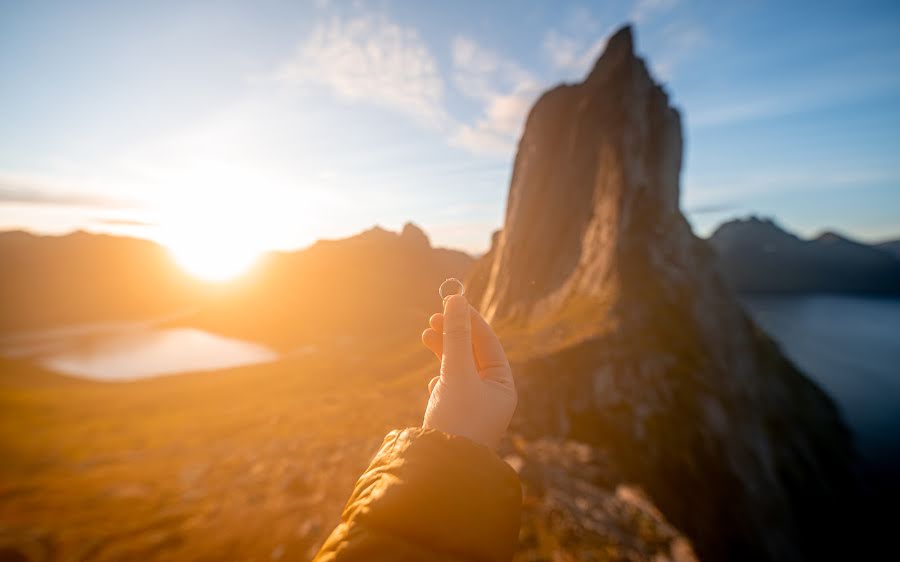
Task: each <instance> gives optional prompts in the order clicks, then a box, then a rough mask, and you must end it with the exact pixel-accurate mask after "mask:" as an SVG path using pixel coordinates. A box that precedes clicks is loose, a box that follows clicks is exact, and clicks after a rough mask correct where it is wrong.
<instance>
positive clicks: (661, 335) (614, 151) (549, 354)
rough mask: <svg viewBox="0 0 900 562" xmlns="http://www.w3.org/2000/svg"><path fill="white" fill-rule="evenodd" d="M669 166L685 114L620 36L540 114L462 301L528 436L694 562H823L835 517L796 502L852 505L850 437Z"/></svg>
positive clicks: (532, 119)
mask: <svg viewBox="0 0 900 562" xmlns="http://www.w3.org/2000/svg"><path fill="white" fill-rule="evenodd" d="M681 160H682V131H681V119H680V116H679V114H678V111H676V110H675V109H674V108H673V107H671V106H670V104H669V100H668V96H667V94H666V93H665V92H664V91H663V89H662V87H661V86H660V85H659V84H657V83H655V82H654V80H653V78H652V77H651V76H650V73H649V72H648V71H647V68H646V65H645V64H644V62H643V61H642V60H641V59H640V58H638V57H636V56H635V55H634V45H633V38H632V34H631V29H630V28H629V27H625V28H622V29H621V30H619V31H618V32H617V33H616V34H614V35H613V36H612V37H611V38H610V40H609V42H608V43H607V47H606V50H605V51H604V53H603V54H602V55H601V56H600V58H599V59H598V60H597V64H596V65H595V67H594V69H593V70H592V71H591V74H589V75H588V77H587V78H586V79H585V81H584V82H582V83H580V84H571V85H564V86H560V87H557V88H554V89H552V90H550V91H548V92H546V93H545V94H544V95H542V96H541V98H540V99H539V100H538V102H537V103H536V104H535V106H534V107H533V108H532V110H531V113H530V114H529V117H528V121H527V123H526V125H525V131H524V133H523V135H522V139H521V141H520V143H519V150H518V153H517V154H516V158H515V165H514V169H513V173H512V180H511V183H510V187H509V197H508V200H507V205H506V217H505V222H504V225H503V230H502V231H501V234H500V236H499V238H498V239H497V240H496V241H495V243H494V244H493V245H492V248H491V250H490V251H489V252H488V253H487V254H485V256H484V257H483V258H482V260H481V261H480V262H479V263H478V264H477V265H476V270H475V274H473V277H472V279H471V280H472V281H473V282H472V283H469V284H468V286H467V295H468V296H470V297H471V298H470V301H471V302H472V303H473V304H476V305H477V306H479V307H480V308H481V310H482V311H483V312H484V313H485V315H486V317H487V318H488V319H489V320H490V321H492V322H494V323H495V325H497V326H499V327H502V328H503V330H508V333H509V334H511V337H510V339H511V340H512V342H511V343H512V345H516V346H518V347H517V349H515V352H517V356H518V357H520V358H522V364H521V365H517V366H516V369H517V371H516V373H517V383H516V384H517V386H519V385H520V383H521V385H520V391H519V397H520V398H519V408H518V410H517V416H519V420H521V421H520V422H518V423H519V424H520V425H519V427H521V428H522V431H523V433H526V434H528V433H529V432H534V434H540V435H542V436H546V435H547V434H548V433H549V434H551V435H558V436H563V437H567V438H574V439H580V440H585V441H587V442H589V443H593V444H600V445H603V446H604V447H607V448H609V450H610V457H611V458H615V459H617V460H618V462H620V463H621V466H620V467H619V468H620V469H621V470H622V473H623V474H626V475H627V477H628V478H635V479H636V480H637V481H639V482H640V484H641V485H642V487H644V489H646V490H647V491H648V492H649V494H650V495H651V497H653V499H654V501H655V502H656V503H657V504H658V505H659V506H660V507H661V508H662V510H663V512H665V513H666V515H667V516H669V515H671V516H672V519H673V522H674V523H675V524H676V525H678V526H679V527H681V528H684V529H685V530H686V531H687V532H688V534H689V535H692V537H693V538H695V539H697V545H698V547H699V550H700V558H701V559H710V560H724V559H729V558H734V557H735V556H734V553H736V552H740V553H741V558H742V559H748V560H752V559H771V560H774V559H787V558H790V559H817V558H820V557H817V556H814V555H813V554H814V553H816V551H817V545H821V544H822V541H821V533H822V532H831V531H823V529H826V528H829V529H832V531H833V530H834V525H839V524H838V523H837V521H838V519H837V518H835V517H833V516H832V515H833V513H834V512H840V509H835V510H830V511H829V513H828V514H827V515H825V514H824V513H822V512H821V511H817V510H816V508H815V507H813V506H810V505H809V503H808V502H807V501H805V500H806V498H810V497H829V498H831V497H834V498H839V499H840V498H842V497H845V496H842V494H845V493H849V491H850V490H852V486H853V484H852V476H848V475H849V474H850V471H849V470H846V469H847V467H848V466H849V465H850V463H851V462H852V453H851V452H850V451H851V445H850V440H849V436H848V434H847V433H846V430H845V428H844V426H843V425H842V422H841V419H840V417H839V415H838V413H837V410H836V409H835V408H834V405H833V404H832V403H831V402H830V401H829V400H828V398H827V397H826V396H825V395H824V394H823V393H821V392H820V391H819V390H818V389H817V388H815V387H814V386H813V385H811V384H810V383H809V381H807V380H806V379H805V378H804V377H803V376H802V375H801V374H800V373H798V372H797V371H796V370H795V369H794V368H793V367H792V366H791V365H790V363H789V362H787V361H786V360H785V359H784V358H783V357H782V356H781V354H780V352H779V351H778V350H777V348H775V347H774V346H773V345H772V344H771V343H770V342H768V340H766V339H765V338H764V336H762V335H761V332H760V331H758V330H755V329H754V327H753V324H752V322H751V321H750V320H749V319H748V318H747V317H746V316H745V315H744V313H743V311H742V309H741V307H740V305H739V303H738V302H737V301H736V300H735V299H734V298H733V296H732V293H731V292H730V291H728V290H727V288H726V286H725V284H724V283H723V281H722V278H721V277H720V276H719V274H718V271H717V269H716V262H715V254H714V252H712V251H710V249H709V247H708V246H707V245H706V243H704V242H703V241H701V240H699V239H697V238H696V237H695V236H694V235H693V233H692V232H691V229H690V225H689V224H688V222H687V221H686V219H685V218H684V215H682V213H681V210H680V208H679V204H678V200H679V197H678V195H679V190H680V185H679V175H680V171H681ZM748 225H749V230H760V231H764V232H774V233H776V234H777V233H779V232H781V231H780V230H779V229H777V227H774V225H772V223H764V222H762V221H759V223H758V224H756V223H746V224H744V225H743V226H744V227H747V226H748ZM779 236H781V235H779ZM784 236H787V235H784ZM686 389H696V390H686ZM798 404H802V405H803V406H802V407H798ZM620 408H621V409H620ZM749 413H752V415H750V414H749ZM685 419H689V420H691V423H690V424H684V423H683V422H684V420H685ZM635 450H640V454H635ZM713 451H714V452H713ZM798 451H802V453H798ZM698 459H702V460H698ZM748 460H752V462H748ZM685 490H691V492H689V493H687V494H686V493H685ZM699 490H703V492H702V494H703V497H702V500H701V499H700V498H698V497H697V496H696V495H695V494H694V491H699ZM723 514H728V518H723V516H722V515H723ZM772 514H777V520H776V519H772ZM812 521H815V523H811V522H812ZM807 529H810V530H813V529H814V530H815V532H810V533H807V532H806V530H807ZM800 553H804V554H806V553H808V554H809V556H807V557H805V558H804V556H801V555H800Z"/></svg>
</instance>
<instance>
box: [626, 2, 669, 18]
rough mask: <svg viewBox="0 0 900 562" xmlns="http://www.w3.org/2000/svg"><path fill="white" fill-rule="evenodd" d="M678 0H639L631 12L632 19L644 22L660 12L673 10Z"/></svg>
mask: <svg viewBox="0 0 900 562" xmlns="http://www.w3.org/2000/svg"><path fill="white" fill-rule="evenodd" d="M677 4H678V0H637V2H635V3H634V7H632V9H631V13H630V14H629V16H630V18H631V21H633V22H635V23H643V22H645V21H647V20H649V19H651V18H653V17H655V16H657V15H659V14H662V13H664V12H666V11H668V10H671V9H672V8H674V7H675V5H677Z"/></svg>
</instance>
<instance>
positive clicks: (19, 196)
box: [0, 173, 128, 207]
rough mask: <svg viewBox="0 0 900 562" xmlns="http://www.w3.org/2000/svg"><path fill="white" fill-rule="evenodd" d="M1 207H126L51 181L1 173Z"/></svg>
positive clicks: (123, 203)
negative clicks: (14, 205)
mask: <svg viewBox="0 0 900 562" xmlns="http://www.w3.org/2000/svg"><path fill="white" fill-rule="evenodd" d="M0 204H24V205H49V206H69V207H125V206H128V204H127V203H125V202H123V201H120V200H116V199H113V198H110V197H105V196H102V195H95V194H91V193H86V192H85V191H84V190H83V189H79V188H78V186H73V185H70V184H69V183H68V182H63V181H59V180H54V179H46V178H36V177H30V176H25V175H19V174H6V173H0Z"/></svg>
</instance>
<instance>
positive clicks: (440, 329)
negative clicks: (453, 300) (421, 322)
mask: <svg viewBox="0 0 900 562" xmlns="http://www.w3.org/2000/svg"><path fill="white" fill-rule="evenodd" d="M428 325H429V326H431V327H432V328H433V329H434V331H435V332H437V333H439V334H443V333H444V313H443V312H435V313H434V314H432V315H431V318H429V319H428Z"/></svg>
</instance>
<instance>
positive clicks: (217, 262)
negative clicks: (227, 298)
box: [169, 240, 260, 283]
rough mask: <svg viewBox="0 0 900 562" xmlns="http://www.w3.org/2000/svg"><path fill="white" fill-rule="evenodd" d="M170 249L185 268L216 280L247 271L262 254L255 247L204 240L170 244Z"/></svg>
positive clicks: (189, 272) (227, 279)
mask: <svg viewBox="0 0 900 562" xmlns="http://www.w3.org/2000/svg"><path fill="white" fill-rule="evenodd" d="M169 252H170V253H171V254H172V257H174V258H175V261H176V262H177V263H178V265H179V266H181V268H182V269H183V270H184V271H185V272H187V273H188V274H190V275H192V276H194V277H196V278H198V279H200V280H202V281H208V282H213V283H222V282H226V281H230V280H232V279H235V278H237V277H240V276H241V275H242V274H244V273H247V272H248V271H249V270H250V268H251V267H253V265H254V264H255V263H256V261H257V260H258V259H259V255H260V252H259V251H256V250H251V249H248V248H241V247H235V246H234V245H230V244H227V243H222V242H220V243H218V244H216V243H205V242H204V241H202V240H201V241H195V240H185V241H181V242H178V243H174V244H170V245H169Z"/></svg>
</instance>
